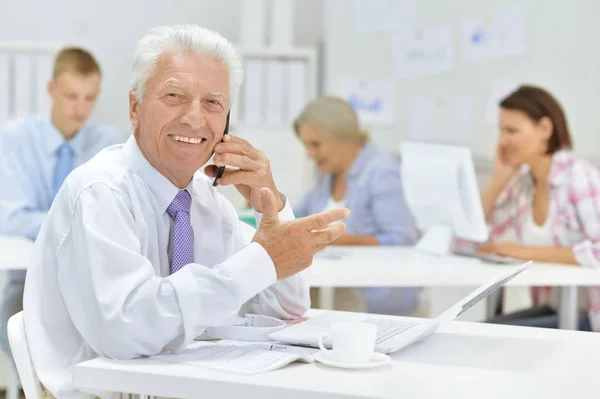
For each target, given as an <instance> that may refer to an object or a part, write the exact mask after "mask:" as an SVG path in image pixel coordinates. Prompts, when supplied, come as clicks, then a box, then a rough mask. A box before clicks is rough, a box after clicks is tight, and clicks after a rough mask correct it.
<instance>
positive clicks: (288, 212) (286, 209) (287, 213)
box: [254, 194, 296, 226]
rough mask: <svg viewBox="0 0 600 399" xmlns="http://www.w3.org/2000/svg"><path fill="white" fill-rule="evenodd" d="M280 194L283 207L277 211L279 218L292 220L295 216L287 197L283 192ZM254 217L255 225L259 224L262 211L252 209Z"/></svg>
mask: <svg viewBox="0 0 600 399" xmlns="http://www.w3.org/2000/svg"><path fill="white" fill-rule="evenodd" d="M280 195H281V199H283V203H284V205H283V209H282V210H281V211H280V212H279V220H294V219H296V217H295V216H294V211H293V210H292V207H291V205H290V202H289V201H288V200H287V197H286V196H285V195H283V194H280ZM254 219H256V225H257V226H258V225H260V221H261V220H262V213H260V212H258V211H257V210H256V209H255V210H254Z"/></svg>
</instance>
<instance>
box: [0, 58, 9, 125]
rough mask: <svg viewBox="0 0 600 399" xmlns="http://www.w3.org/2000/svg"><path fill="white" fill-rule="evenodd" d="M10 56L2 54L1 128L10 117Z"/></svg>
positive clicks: (0, 59) (0, 79)
mask: <svg viewBox="0 0 600 399" xmlns="http://www.w3.org/2000/svg"><path fill="white" fill-rule="evenodd" d="M8 60H9V57H8V54H4V53H0V126H2V125H3V124H4V123H5V122H6V121H8V118H9V117H10V97H9V96H10V93H9V89H8V87H9V84H8V79H9V73H8V72H9V71H8V70H9V68H8Z"/></svg>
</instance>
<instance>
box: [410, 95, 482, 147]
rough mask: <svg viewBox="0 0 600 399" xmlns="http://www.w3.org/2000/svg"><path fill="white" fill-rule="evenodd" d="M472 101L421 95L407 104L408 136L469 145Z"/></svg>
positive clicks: (470, 139)
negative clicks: (408, 110) (408, 113)
mask: <svg viewBox="0 0 600 399" xmlns="http://www.w3.org/2000/svg"><path fill="white" fill-rule="evenodd" d="M474 134H475V132H474V123H473V102H472V100H471V99H470V98H469V97H467V96H462V95H455V96H437V97H434V96H421V97H417V98H415V99H414V100H413V101H412V103H411V105H410V116H409V136H410V138H411V139H413V140H417V141H426V142H435V143H442V144H444V143H445V144H469V143H471V142H472V141H473V139H474Z"/></svg>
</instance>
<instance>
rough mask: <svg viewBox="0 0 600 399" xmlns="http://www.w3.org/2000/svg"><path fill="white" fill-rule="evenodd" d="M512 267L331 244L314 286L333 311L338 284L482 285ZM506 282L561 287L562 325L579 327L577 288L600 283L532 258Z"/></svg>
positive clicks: (596, 274) (587, 272) (582, 270)
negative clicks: (527, 265)
mask: <svg viewBox="0 0 600 399" xmlns="http://www.w3.org/2000/svg"><path fill="white" fill-rule="evenodd" d="M338 255H339V256H338ZM523 263H525V262H523ZM511 267H514V265H498V264H493V263H486V262H482V261H479V260H478V259H473V258H461V257H454V256H450V257H437V258H436V257H433V256H428V255H422V254H417V253H415V252H414V250H413V249H412V248H411V247H329V248H327V249H326V252H324V253H323V254H322V255H320V256H316V257H315V259H314V262H313V265H312V267H311V274H310V275H311V277H310V279H311V280H310V284H311V286H313V287H319V291H320V292H319V299H320V303H319V307H320V308H322V309H332V308H333V303H334V301H333V299H334V295H335V288H336V287H430V288H431V287H478V286H480V285H481V284H484V283H487V282H488V281H490V280H492V279H494V278H496V277H498V276H500V275H501V274H502V273H504V272H505V270H506V269H507V268H511ZM507 285H509V286H526V287H533V286H551V287H557V288H559V289H560V303H559V309H558V312H559V327H560V328H562V329H568V330H575V329H577V325H578V324H577V323H578V314H579V303H578V292H577V289H578V287H585V286H600V270H597V269H591V268H587V267H577V266H568V265H559V264H551V263H538V262H534V263H533V265H532V266H530V267H529V269H528V270H525V271H524V272H523V273H521V274H520V275H518V276H517V277H515V278H514V279H513V280H511V281H509V282H508V284H507Z"/></svg>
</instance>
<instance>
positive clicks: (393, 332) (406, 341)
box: [269, 261, 532, 353]
mask: <svg viewBox="0 0 600 399" xmlns="http://www.w3.org/2000/svg"><path fill="white" fill-rule="evenodd" d="M531 263H532V262H531V261H529V262H527V263H525V264H523V265H521V266H519V267H516V268H511V270H510V271H509V272H508V273H506V274H504V275H502V276H500V277H499V278H497V279H494V280H492V281H490V282H489V283H487V284H484V285H482V286H481V287H479V288H477V289H476V290H475V291H473V292H471V293H470V294H469V295H467V296H466V297H464V298H463V299H461V300H460V301H458V302H457V303H456V304H454V305H453V306H451V307H450V308H449V309H448V310H446V311H444V312H443V313H442V314H440V315H439V316H438V317H436V318H435V319H415V318H409V317H399V316H385V315H365V314H361V313H350V312H325V313H323V314H321V315H319V316H316V317H312V318H310V319H308V320H306V321H304V322H302V323H298V324H293V325H291V326H289V327H286V328H284V329H281V330H279V331H275V332H273V333H271V334H269V338H271V339H273V340H275V341H280V342H283V343H287V344H292V345H302V346H311V347H315V348H318V347H319V346H318V342H319V338H320V337H321V336H323V335H324V334H326V333H328V332H329V329H330V326H331V325H332V324H334V323H340V322H357V321H359V322H364V323H371V324H375V325H376V326H377V327H379V331H378V333H377V341H376V344H375V350H376V351H377V352H380V353H393V352H396V351H398V350H400V349H402V348H404V347H406V346H408V345H410V344H412V343H413V342H416V341H419V340H421V339H423V338H425V337H427V336H428V335H430V334H433V333H434V332H435V330H437V328H438V326H439V325H440V323H443V322H447V321H452V320H454V319H456V318H457V317H458V316H460V315H461V314H463V313H464V312H465V311H467V310H468V309H470V308H471V307H472V306H473V305H475V304H476V303H478V302H479V301H481V300H482V299H484V298H486V297H487V296H488V295H490V294H491V293H492V292H494V291H496V290H497V289H498V288H500V287H501V286H502V285H503V284H505V283H506V282H507V281H509V280H511V279H512V278H513V277H515V276H516V275H518V274H519V273H521V272H522V271H523V270H525V269H526V268H527V267H529V265H530V264H531ZM324 345H325V346H328V347H331V340H328V339H325V340H324Z"/></svg>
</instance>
